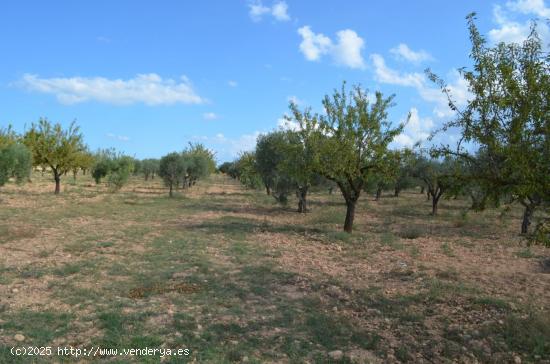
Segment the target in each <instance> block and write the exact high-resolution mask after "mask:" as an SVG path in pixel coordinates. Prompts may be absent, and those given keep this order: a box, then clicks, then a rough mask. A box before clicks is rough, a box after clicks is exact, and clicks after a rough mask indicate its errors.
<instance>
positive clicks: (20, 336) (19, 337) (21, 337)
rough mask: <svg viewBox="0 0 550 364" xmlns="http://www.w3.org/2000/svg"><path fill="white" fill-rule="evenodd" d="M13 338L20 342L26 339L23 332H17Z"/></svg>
mask: <svg viewBox="0 0 550 364" xmlns="http://www.w3.org/2000/svg"><path fill="white" fill-rule="evenodd" d="M13 338H14V339H15V341H18V342H21V341H25V337H24V336H23V335H21V334H15V336H14V337H13Z"/></svg>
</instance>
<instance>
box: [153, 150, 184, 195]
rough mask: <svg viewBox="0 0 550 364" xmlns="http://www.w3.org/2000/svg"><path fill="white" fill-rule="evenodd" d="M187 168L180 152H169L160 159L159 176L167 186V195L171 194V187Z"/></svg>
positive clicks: (172, 187)
mask: <svg viewBox="0 0 550 364" xmlns="http://www.w3.org/2000/svg"><path fill="white" fill-rule="evenodd" d="M186 169H187V165H186V160H185V158H184V157H183V156H182V155H181V154H180V153H176V152H173V153H170V154H167V155H165V156H164V157H162V158H161V159H160V163H159V176H160V177H161V178H162V179H163V181H164V184H165V185H166V186H168V188H169V196H170V197H172V196H173V189H174V187H177V185H178V182H179V181H180V180H181V178H182V177H183V176H184V175H185V173H186Z"/></svg>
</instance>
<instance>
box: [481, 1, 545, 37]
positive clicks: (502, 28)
mask: <svg viewBox="0 0 550 364" xmlns="http://www.w3.org/2000/svg"><path fill="white" fill-rule="evenodd" d="M519 14H523V15H528V16H531V17H540V18H549V17H550V8H548V7H546V5H545V3H544V1H543V0H515V1H508V2H507V3H506V4H505V6H504V7H502V6H501V5H495V6H494V7H493V20H494V22H495V24H496V25H497V27H496V28H493V29H491V30H490V31H489V39H490V40H491V41H492V42H493V43H499V42H506V43H510V42H514V43H521V42H523V41H524V40H525V39H526V38H527V36H528V35H529V33H530V31H531V19H527V20H523V21H519V20H517V19H516V18H517V15H519ZM537 30H538V32H539V35H540V36H541V38H542V40H543V43H544V45H547V43H548V41H549V40H550V29H549V28H548V25H547V24H546V23H545V22H539V23H538V28H537Z"/></svg>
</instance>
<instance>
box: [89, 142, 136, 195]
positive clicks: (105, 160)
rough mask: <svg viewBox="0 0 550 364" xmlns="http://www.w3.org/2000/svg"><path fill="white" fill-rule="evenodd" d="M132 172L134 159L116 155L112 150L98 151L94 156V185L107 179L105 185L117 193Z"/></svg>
mask: <svg viewBox="0 0 550 364" xmlns="http://www.w3.org/2000/svg"><path fill="white" fill-rule="evenodd" d="M133 170H134V158H132V157H129V156H125V155H123V154H121V153H117V152H116V151H115V150H114V149H106V150H99V151H98V152H97V153H96V155H95V164H94V166H93V168H92V177H93V178H94V180H95V182H96V183H100V182H101V180H102V179H103V178H105V177H107V185H108V186H109V188H110V189H111V190H112V191H118V190H119V189H121V188H122V187H123V186H124V185H125V184H126V182H128V178H129V177H130V174H131V173H132V172H133Z"/></svg>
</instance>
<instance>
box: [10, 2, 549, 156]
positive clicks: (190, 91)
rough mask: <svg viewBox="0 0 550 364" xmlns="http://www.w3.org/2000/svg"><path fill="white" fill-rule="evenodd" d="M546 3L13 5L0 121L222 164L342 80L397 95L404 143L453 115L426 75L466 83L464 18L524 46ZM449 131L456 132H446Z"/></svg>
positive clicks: (456, 88)
mask: <svg viewBox="0 0 550 364" xmlns="http://www.w3.org/2000/svg"><path fill="white" fill-rule="evenodd" d="M548 6H550V4H546V3H545V2H544V1H543V0H509V1H506V0H505V1H436V0H432V1H428V0H418V1H414V2H413V1H398V0H386V1H346V0H341V1H304V0H301V1H297V0H296V1H292V0H286V1H279V0H275V1H268V0H263V1H227V0H217V1H208V0H205V1H154V2H153V1H97V0H96V1H55V2H49V1H48V2H46V1H38V0H36V1H24V0H22V1H16V2H5V3H3V4H2V5H1V7H0V54H1V55H2V67H0V126H6V125H8V124H13V125H14V127H15V129H16V130H18V131H20V132H22V131H24V129H25V127H28V126H29V125H30V124H31V123H32V122H33V121H37V120H38V119H39V118H40V117H47V118H49V119H50V120H52V121H55V122H60V123H62V124H64V125H68V124H69V123H70V122H71V121H72V120H74V119H76V120H77V123H78V124H79V125H80V127H81V129H82V131H83V133H84V135H85V140H86V142H87V144H88V145H89V146H90V147H91V149H92V150H95V149H97V148H106V147H115V148H116V149H118V150H121V151H124V152H126V153H128V154H130V155H135V156H137V157H138V158H146V157H160V156H162V155H164V154H166V153H168V152H171V151H174V150H182V149H183V148H184V147H185V146H186V145H187V143H188V142H202V143H204V144H205V145H207V146H208V147H210V148H212V149H213V150H215V151H216V154H217V158H218V160H219V161H225V160H230V159H232V158H233V157H235V156H236V155H237V153H238V152H239V151H240V150H246V149H250V148H251V147H253V145H254V141H255V138H256V136H257V135H258V134H259V133H261V132H267V131H270V130H273V129H275V128H277V127H278V126H279V124H280V123H281V117H282V116H283V114H284V113H285V112H286V111H287V109H288V102H289V100H290V99H294V100H296V101H297V102H298V103H299V104H300V105H302V106H306V105H311V106H312V107H313V109H314V110H317V111H321V106H320V100H321V99H322V97H323V95H325V94H326V93H330V92H331V90H332V89H334V88H335V87H339V86H340V85H341V82H342V81H343V80H346V81H347V82H348V83H350V84H354V83H360V84H361V85H362V86H363V87H364V88H366V89H369V90H371V91H374V90H381V91H382V92H383V93H384V94H393V93H394V94H396V102H397V106H396V107H394V108H393V109H392V111H391V113H390V116H391V119H392V120H394V121H395V122H399V121H401V120H403V119H404V118H405V117H406V115H407V114H408V113H409V111H412V119H411V122H410V123H409V125H408V126H407V128H406V130H405V133H404V134H403V135H402V136H400V137H399V138H398V139H397V140H396V142H395V145H396V146H404V145H410V144H411V143H414V142H415V141H417V140H419V139H423V138H425V137H426V136H427V135H428V133H429V132H430V131H431V130H433V129H434V128H436V127H437V125H439V124H440V123H441V122H442V121H444V120H446V119H448V118H449V117H452V114H451V113H450V112H449V110H448V109H447V108H446V107H445V100H444V98H443V97H442V95H441V94H440V93H439V92H438V90H437V89H436V88H435V87H434V85H433V84H431V83H430V82H429V81H427V80H426V78H425V76H424V74H423V70H424V69H425V68H426V67H430V68H432V69H433V70H434V71H435V72H436V73H438V74H439V75H441V76H443V77H444V78H445V79H446V80H447V81H448V83H449V85H450V87H451V89H452V90H453V94H454V95H455V98H456V100H457V101H458V102H459V103H464V102H466V100H467V98H468V92H467V88H466V87H465V84H464V82H462V81H461V80H460V78H459V77H458V75H457V74H456V72H455V71H454V70H455V69H456V68H458V67H462V66H468V65H469V64H470V62H469V59H468V50H469V41H468V34H467V29H466V21H465V16H466V15H467V14H468V13H469V12H471V11H476V12H477V13H478V25H479V28H480V29H481V31H482V33H483V34H485V35H487V38H488V39H489V41H491V42H498V41H521V39H523V38H524V37H525V36H526V34H527V32H528V30H529V21H530V19H541V20H542V21H540V22H539V31H540V32H541V33H542V36H543V39H545V40H547V39H550V38H549V37H548V26H547V24H546V23H545V21H544V19H547V18H549V17H550V8H549V7H548ZM445 137H446V138H449V137H452V136H445Z"/></svg>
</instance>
